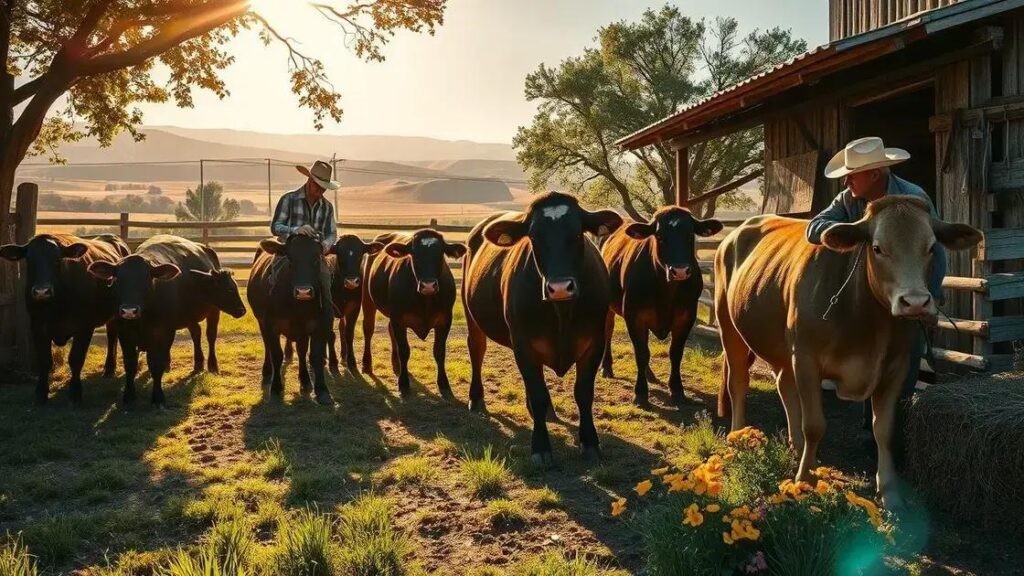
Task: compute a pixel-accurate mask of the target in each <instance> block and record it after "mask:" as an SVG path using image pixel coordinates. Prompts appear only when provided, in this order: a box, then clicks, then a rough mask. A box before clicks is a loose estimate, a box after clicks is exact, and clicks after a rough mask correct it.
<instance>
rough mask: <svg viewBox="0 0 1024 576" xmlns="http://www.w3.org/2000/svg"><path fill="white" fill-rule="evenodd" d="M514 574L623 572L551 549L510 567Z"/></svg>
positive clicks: (600, 575) (607, 575)
mask: <svg viewBox="0 0 1024 576" xmlns="http://www.w3.org/2000/svg"><path fill="white" fill-rule="evenodd" d="M511 574H512V575H514V576H618V575H620V574H625V572H620V571H617V570H615V571H613V570H604V569H602V568H601V567H600V566H598V565H597V563H596V562H594V561H592V560H587V559H586V558H584V557H582V556H576V557H574V558H566V557H565V556H563V555H562V553H561V552H558V551H551V552H547V553H545V554H543V555H541V556H536V557H534V558H531V559H529V560H527V561H525V562H523V563H521V564H520V565H518V566H516V567H515V568H513V569H512V571H511Z"/></svg>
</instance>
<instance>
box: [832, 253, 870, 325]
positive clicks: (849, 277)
mask: <svg viewBox="0 0 1024 576" xmlns="http://www.w3.org/2000/svg"><path fill="white" fill-rule="evenodd" d="M867 247H868V245H867V244H866V243H865V244H861V246H860V250H858V251H857V257H856V258H854V260H853V268H851V269H850V273H849V274H847V276H846V281H845V282H843V285H842V286H840V287H839V291H837V292H836V293H835V294H833V295H832V298H830V299H829V301H828V308H826V309H825V313H824V314H822V315H821V319H822V320H828V313H829V312H831V311H832V307H833V306H835V305H836V304H838V303H839V297H840V296H841V295H842V294H843V290H846V287H847V286H848V285H849V284H850V280H853V274H854V273H855V272H857V266H858V265H859V264H860V259H861V256H863V255H864V250H866V249H867Z"/></svg>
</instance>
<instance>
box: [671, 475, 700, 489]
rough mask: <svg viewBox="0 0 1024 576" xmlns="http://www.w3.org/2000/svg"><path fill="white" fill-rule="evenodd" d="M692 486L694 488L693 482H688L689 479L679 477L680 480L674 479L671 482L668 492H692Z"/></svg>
mask: <svg viewBox="0 0 1024 576" xmlns="http://www.w3.org/2000/svg"><path fill="white" fill-rule="evenodd" d="M693 486H694V484H693V480H690V479H689V478H685V477H682V476H680V478H678V479H676V480H675V481H673V482H672V485H671V486H669V488H668V491H669V492H687V491H689V490H693Z"/></svg>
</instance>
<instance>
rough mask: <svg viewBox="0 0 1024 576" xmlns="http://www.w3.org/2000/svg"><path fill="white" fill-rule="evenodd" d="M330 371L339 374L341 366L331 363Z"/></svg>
mask: <svg viewBox="0 0 1024 576" xmlns="http://www.w3.org/2000/svg"><path fill="white" fill-rule="evenodd" d="M331 373H332V374H341V367H340V366H338V365H337V364H331Z"/></svg>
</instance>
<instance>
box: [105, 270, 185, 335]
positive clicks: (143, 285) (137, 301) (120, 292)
mask: <svg viewBox="0 0 1024 576" xmlns="http://www.w3.org/2000/svg"><path fill="white" fill-rule="evenodd" d="M89 273H90V274H92V275H93V276H95V277H96V278H98V279H100V280H103V281H106V282H113V285H114V292H115V294H116V295H117V315H118V317H119V318H121V319H122V320H140V319H142V313H143V307H144V305H145V303H146V301H147V300H151V299H152V295H153V290H154V288H155V284H156V283H157V282H167V281H170V280H174V279H175V278H177V277H178V276H180V275H181V269H179V268H178V267H177V266H175V265H174V264H153V263H152V262H150V261H149V260H147V259H145V258H143V257H142V256H140V255H138V254H133V255H131V256H128V257H127V258H125V259H124V260H121V261H120V262H118V263H116V264H115V263H112V262H104V261H100V262H93V263H92V264H90V265H89Z"/></svg>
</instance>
